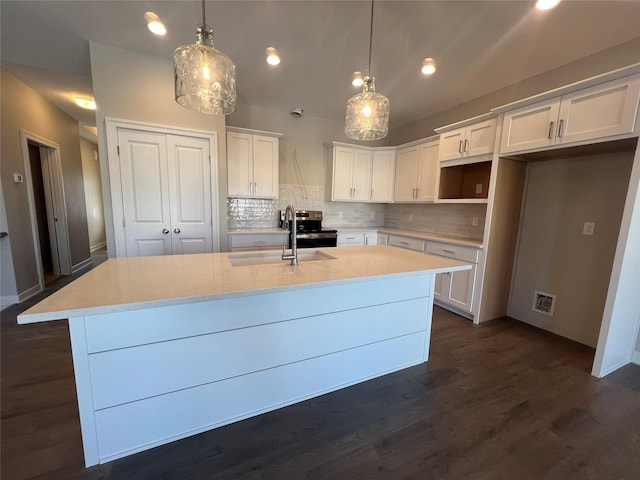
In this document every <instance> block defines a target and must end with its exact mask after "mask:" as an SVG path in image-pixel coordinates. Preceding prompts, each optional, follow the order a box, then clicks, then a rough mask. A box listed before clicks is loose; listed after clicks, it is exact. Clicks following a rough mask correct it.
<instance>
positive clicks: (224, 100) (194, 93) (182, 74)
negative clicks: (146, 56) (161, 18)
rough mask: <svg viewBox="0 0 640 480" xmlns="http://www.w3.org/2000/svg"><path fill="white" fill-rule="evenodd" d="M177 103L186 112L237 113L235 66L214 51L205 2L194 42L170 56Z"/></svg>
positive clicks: (225, 57) (183, 46) (224, 56)
mask: <svg viewBox="0 0 640 480" xmlns="http://www.w3.org/2000/svg"><path fill="white" fill-rule="evenodd" d="M173 72H174V80H175V96H176V102H178V103H179V104H180V105H182V106H183V107H185V108H188V109H189V110H197V111H198V112H202V113H208V114H213V115H219V114H223V115H228V114H230V113H233V112H235V110H236V67H235V65H234V64H233V62H232V61H231V59H230V58H229V57H227V56H226V55H225V54H224V53H222V52H220V51H219V50H216V49H215V48H213V29H212V28H211V27H210V26H209V25H207V22H206V17H205V10H204V0H202V24H200V25H198V28H197V30H196V43H194V44H189V45H182V46H181V47H178V48H176V51H175V53H174V54H173Z"/></svg>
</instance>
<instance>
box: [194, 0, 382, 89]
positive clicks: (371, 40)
mask: <svg viewBox="0 0 640 480" xmlns="http://www.w3.org/2000/svg"><path fill="white" fill-rule="evenodd" d="M203 1H204V0H203ZM373 1H374V0H371V25H370V26H369V66H368V67H367V76H368V77H371V45H372V44H373Z"/></svg>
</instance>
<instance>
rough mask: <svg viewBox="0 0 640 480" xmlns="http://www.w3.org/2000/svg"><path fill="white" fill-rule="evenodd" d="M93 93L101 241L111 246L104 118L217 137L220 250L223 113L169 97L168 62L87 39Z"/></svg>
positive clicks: (224, 226) (222, 230)
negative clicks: (205, 110) (101, 203)
mask: <svg viewBox="0 0 640 480" xmlns="http://www.w3.org/2000/svg"><path fill="white" fill-rule="evenodd" d="M90 52H91V75H92V78H93V93H94V97H95V99H96V103H97V105H98V110H97V112H96V122H97V127H98V146H99V152H100V172H101V177H102V190H103V198H104V209H105V228H106V236H107V246H108V248H109V250H110V254H112V249H113V248H114V245H115V243H114V242H115V237H114V230H113V229H114V223H113V215H112V210H111V208H112V206H111V190H110V185H109V158H108V155H107V142H106V135H105V117H111V118H117V119H121V120H134V121H138V122H145V123H152V124H156V125H163V126H170V127H177V128H184V129H194V130H200V131H206V132H211V133H216V134H217V137H218V151H217V157H218V194H219V198H218V207H219V218H220V222H219V226H218V229H219V232H220V246H221V249H222V250H225V249H226V231H227V221H226V214H225V213H226V212H225V208H226V207H225V206H226V193H227V192H226V191H227V187H226V185H227V183H226V178H227V169H226V146H225V145H226V143H225V135H224V129H225V117H224V116H222V115H216V116H214V115H205V114H202V113H199V112H194V111H191V110H187V109H185V108H183V107H181V106H180V105H178V104H177V103H176V102H175V99H174V90H173V63H172V60H171V59H170V58H164V57H155V56H152V55H146V54H142V53H138V52H134V51H131V50H125V49H121V48H116V47H110V46H107V45H102V44H99V43H95V42H91V43H90Z"/></svg>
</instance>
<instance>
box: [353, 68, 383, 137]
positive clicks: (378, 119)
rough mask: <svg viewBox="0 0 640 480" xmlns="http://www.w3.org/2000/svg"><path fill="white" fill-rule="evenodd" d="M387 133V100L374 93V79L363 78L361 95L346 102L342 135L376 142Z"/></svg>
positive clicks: (356, 95) (358, 94)
mask: <svg viewBox="0 0 640 480" xmlns="http://www.w3.org/2000/svg"><path fill="white" fill-rule="evenodd" d="M388 131H389V99H388V98H387V97H385V96H384V95H382V94H380V93H376V91H375V85H374V79H373V78H368V77H367V78H365V82H364V86H363V89H362V93H357V94H355V95H354V96H353V97H351V98H350V99H349V101H348V102H347V113H346V116H345V127H344V134H345V135H346V136H347V138H352V139H354V140H378V139H380V138H384V137H386V136H387V132H388Z"/></svg>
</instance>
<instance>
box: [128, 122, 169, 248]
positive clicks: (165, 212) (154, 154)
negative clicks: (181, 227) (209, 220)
mask: <svg viewBox="0 0 640 480" xmlns="http://www.w3.org/2000/svg"><path fill="white" fill-rule="evenodd" d="M118 145H119V147H120V180H121V183H122V203H123V214H124V225H123V228H124V231H125V246H126V256H128V257H139V256H148V255H166V254H169V253H171V234H170V233H169V232H170V227H171V218H170V207H169V186H168V181H167V145H166V135H164V134H159V133H150V132H142V131H139V130H127V129H120V128H119V129H118Z"/></svg>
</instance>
